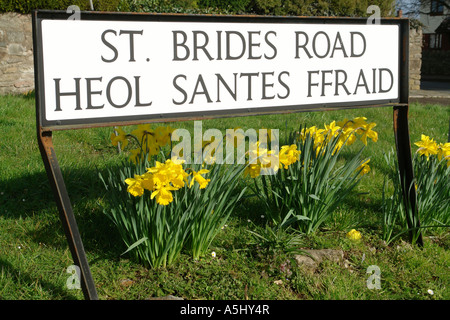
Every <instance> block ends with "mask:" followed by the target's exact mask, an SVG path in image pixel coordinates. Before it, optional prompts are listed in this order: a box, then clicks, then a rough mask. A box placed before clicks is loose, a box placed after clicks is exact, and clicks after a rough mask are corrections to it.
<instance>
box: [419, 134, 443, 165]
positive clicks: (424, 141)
mask: <svg viewBox="0 0 450 320" xmlns="http://www.w3.org/2000/svg"><path fill="white" fill-rule="evenodd" d="M414 144H415V145H416V146H418V147H419V149H418V150H417V152H418V153H419V154H420V155H425V156H426V157H427V159H428V158H429V157H430V155H433V154H434V155H435V154H437V153H438V145H437V143H436V142H435V141H434V140H433V139H430V137H429V136H426V135H424V134H422V135H421V139H420V141H418V142H415V143H414Z"/></svg>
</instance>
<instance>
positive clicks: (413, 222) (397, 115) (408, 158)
mask: <svg viewBox="0 0 450 320" xmlns="http://www.w3.org/2000/svg"><path fill="white" fill-rule="evenodd" d="M400 27H401V29H402V30H401V35H402V39H400V41H401V46H400V50H401V59H402V61H401V63H400V77H401V79H400V97H399V98H400V103H401V104H400V105H398V106H395V107H394V135H395V145H396V148H397V160H398V168H399V171H400V179H401V185H402V192H403V202H404V204H405V209H406V210H408V208H409V209H410V210H411V212H412V215H411V216H410V215H409V214H408V212H407V213H406V219H407V223H408V228H409V229H413V228H420V221H419V210H418V208H417V194H416V188H415V187H414V184H413V183H414V168H413V163H412V155H411V142H410V137H409V125H408V111H409V21H408V20H405V23H402V24H401V26H400ZM417 232H418V238H417V244H418V245H419V246H423V239H422V233H421V232H420V229H418V230H417ZM413 235H414V233H413V230H411V231H410V232H409V236H410V240H411V241H413Z"/></svg>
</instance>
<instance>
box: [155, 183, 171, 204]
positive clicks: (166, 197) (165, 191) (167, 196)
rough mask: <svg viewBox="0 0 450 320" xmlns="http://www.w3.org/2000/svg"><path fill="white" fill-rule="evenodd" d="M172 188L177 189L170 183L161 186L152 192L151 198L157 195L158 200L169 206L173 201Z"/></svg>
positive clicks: (159, 202)
mask: <svg viewBox="0 0 450 320" xmlns="http://www.w3.org/2000/svg"><path fill="white" fill-rule="evenodd" d="M171 190H176V188H174V187H172V186H170V185H168V186H164V187H159V188H157V189H156V190H155V191H153V192H152V195H151V196H150V198H151V199H153V198H155V197H156V202H157V203H158V204H160V205H163V206H167V205H168V204H169V203H171V202H172V201H173V195H172V192H170V191H171Z"/></svg>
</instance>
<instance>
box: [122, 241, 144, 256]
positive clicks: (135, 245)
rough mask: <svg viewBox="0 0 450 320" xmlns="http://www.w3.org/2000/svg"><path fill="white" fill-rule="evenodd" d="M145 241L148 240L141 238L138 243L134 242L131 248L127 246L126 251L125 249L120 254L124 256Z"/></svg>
mask: <svg viewBox="0 0 450 320" xmlns="http://www.w3.org/2000/svg"><path fill="white" fill-rule="evenodd" d="M145 240H148V238H147V237H143V238H141V239H139V240H138V241H136V242H135V243H133V244H132V245H131V246H129V247H128V249H127V250H126V251H125V252H124V253H122V254H121V255H124V254H125V253H127V252H129V251H131V250H133V249H134V248H136V247H137V246H138V245H140V244H141V243H142V242H144V241H145Z"/></svg>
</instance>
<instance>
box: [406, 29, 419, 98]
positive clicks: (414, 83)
mask: <svg viewBox="0 0 450 320" xmlns="http://www.w3.org/2000/svg"><path fill="white" fill-rule="evenodd" d="M421 67H422V29H421V28H418V29H414V28H412V29H410V30H409V89H410V90H420V78H421V74H420V69H421Z"/></svg>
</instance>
